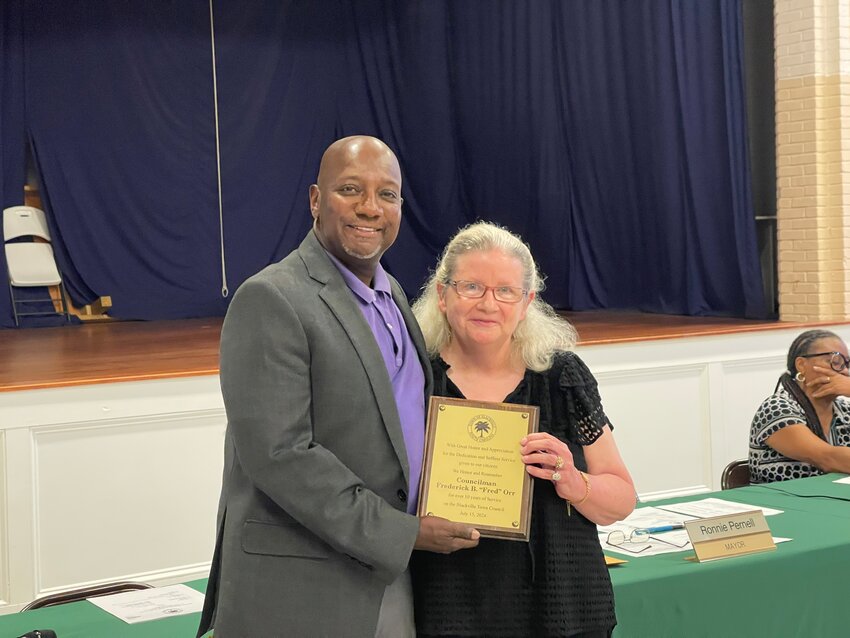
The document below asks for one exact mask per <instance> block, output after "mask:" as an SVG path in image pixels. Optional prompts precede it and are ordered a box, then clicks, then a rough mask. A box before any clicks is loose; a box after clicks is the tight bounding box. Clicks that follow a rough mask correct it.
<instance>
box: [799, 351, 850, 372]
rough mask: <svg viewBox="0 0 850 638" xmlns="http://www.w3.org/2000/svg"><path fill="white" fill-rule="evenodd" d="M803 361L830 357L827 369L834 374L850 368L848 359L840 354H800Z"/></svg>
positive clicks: (849, 359)
mask: <svg viewBox="0 0 850 638" xmlns="http://www.w3.org/2000/svg"><path fill="white" fill-rule="evenodd" d="M800 356H801V357H802V358H803V359H811V358H812V357H831V358H830V360H829V367H830V368H832V369H833V370H835V371H836V372H842V371H843V370H845V369H847V368H848V367H850V358H848V357H845V356H844V355H843V354H841V353H840V352H815V353H813V354H801V355H800Z"/></svg>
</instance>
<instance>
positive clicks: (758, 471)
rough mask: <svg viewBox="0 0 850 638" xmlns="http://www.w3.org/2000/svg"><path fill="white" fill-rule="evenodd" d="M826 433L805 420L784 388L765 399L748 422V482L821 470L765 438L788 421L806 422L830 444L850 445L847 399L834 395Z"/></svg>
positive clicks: (779, 478)
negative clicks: (775, 448)
mask: <svg viewBox="0 0 850 638" xmlns="http://www.w3.org/2000/svg"><path fill="white" fill-rule="evenodd" d="M832 412H833V417H832V423H831V425H830V427H829V436H828V437H824V435H823V431H822V430H821V427H820V424H817V423H815V424H814V425H813V424H810V423H808V422H807V421H806V413H805V412H804V411H803V406H801V405H800V404H799V403H798V402H797V400H796V399H795V398H794V397H793V396H791V394H790V393H788V392H787V391H786V390H785V389H784V388H781V387H780V388H779V389H778V390H777V391H776V392H775V393H774V394H772V395H771V396H769V397H768V398H767V399H765V400H764V401H763V402H762V404H761V406H760V407H759V409H758V411H757V412H756V415H755V416H754V417H753V423H752V425H751V426H750V455H749V456H750V483H773V482H774V481H787V480H789V479H798V478H806V477H808V476H818V475H820V474H823V472H821V471H820V470H819V469H818V468H817V467H815V466H814V465H812V464H811V463H806V462H804V461H797V460H794V459H789V458H788V457H786V456H783V455H782V454H780V453H779V452H777V451H776V450H774V449H773V448H772V447H770V446H769V445H768V444H767V443H766V442H765V441H766V440H767V439H768V438H769V437H770V436H771V435H773V434H775V433H776V432H779V430H781V429H782V428H785V427H788V426H789V425H797V424H805V425H807V426H808V427H809V429H811V431H812V432H814V433H815V435H817V436H818V437H819V438H821V439H823V440H825V441H826V442H827V443H829V444H830V445H841V446H845V447H850V399H848V398H846V397H837V398H836V399H835V401H834V402H833V404H832Z"/></svg>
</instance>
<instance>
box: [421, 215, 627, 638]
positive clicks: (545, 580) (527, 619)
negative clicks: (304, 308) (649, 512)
mask: <svg viewBox="0 0 850 638" xmlns="http://www.w3.org/2000/svg"><path fill="white" fill-rule="evenodd" d="M542 287H543V282H542V278H541V276H540V275H539V273H538V271H537V267H536V265H535V263H534V260H533V258H532V256H531V252H530V251H529V249H528V246H526V245H525V243H523V241H522V240H521V239H520V238H519V237H517V236H516V235H514V234H512V233H510V232H509V231H507V230H505V229H504V228H501V227H499V226H496V225H494V224H490V223H487V222H479V223H475V224H472V225H470V226H467V227H466V228H464V229H462V230H461V231H460V232H458V233H457V235H455V237H454V238H453V239H452V240H451V241H450V242H449V244H448V246H447V247H446V249H445V251H444V253H443V255H442V257H441V258H440V261H439V263H438V265H437V268H436V271H435V272H434V275H433V276H432V277H431V279H430V280H429V281H428V283H427V284H426V286H425V288H424V292H423V294H422V296H421V297H420V299H419V300H418V301H417V302H416V303H415V304H414V313H415V314H416V317H417V319H418V320H419V323H420V325H421V327H422V332H423V334H424V335H425V341H426V345H427V347H428V351H429V354H430V355H431V357H432V366H433V369H434V394H435V395H438V396H447V397H454V398H465V399H470V400H476V401H497V402H505V403H515V404H525V405H537V406H539V408H540V424H539V425H540V431H539V432H538V433H535V434H531V435H529V436H527V437H525V438H524V439H523V440H522V441H521V442H517V445H518V448H519V451H520V453H521V455H522V460H523V462H524V463H525V464H526V470H527V471H528V473H529V474H530V475H531V476H532V477H534V479H535V481H534V498H533V505H532V519H531V521H532V522H531V539H530V542H529V543H528V544H525V543H519V542H510V541H505V540H496V539H482V540H481V542H480V544H479V546H478V547H477V548H475V549H472V550H469V551H467V552H463V554H464V555H461V553H458V554H454V555H451V556H442V555H438V554H430V555H426V554H425V553H424V552H415V553H414V558H413V562H412V574H413V581H414V597H415V615H416V625H417V635H419V636H420V638H422V637H427V636H583V637H588V638H589V637H594V638H596V637H602V636H610V635H611V632H612V631H613V628H614V625H615V624H616V617H615V615H614V599H613V592H612V588H611V581H610V579H609V576H608V572H607V569H606V567H605V562H604V557H603V554H602V550H601V548H600V545H599V540H598V536H597V532H596V524H597V523H598V524H603V525H605V524H610V523H613V522H614V521H618V520H621V519H623V518H625V517H626V516H627V515H628V514H629V513H630V512H631V511H632V510H633V509H634V506H635V489H634V484H633V483H632V479H631V477H630V475H629V472H628V470H627V469H626V466H625V464H624V463H623V460H622V458H621V457H620V454H619V452H618V450H617V446H616V444H615V443H614V438H613V435H612V434H611V426H610V424H609V422H608V418H607V417H606V416H605V413H604V412H603V410H602V403H601V401H600V398H599V393H598V390H597V384H596V380H595V379H594V378H593V375H592V374H591V373H590V371H589V370H588V369H587V367H586V366H585V364H584V363H583V362H582V361H581V359H579V357H578V356H577V355H575V354H574V353H573V352H571V348H572V347H573V346H574V344H575V336H576V335H575V331H574V329H573V328H572V326H571V325H570V324H569V323H568V322H567V321H565V320H564V319H562V318H560V317H559V316H558V315H557V314H556V313H555V311H554V310H553V309H552V307H551V306H549V305H548V304H546V303H544V302H543V301H542V299H540V297H539V295H538V293H539V292H540V290H541V289H542Z"/></svg>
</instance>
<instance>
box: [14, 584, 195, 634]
mask: <svg viewBox="0 0 850 638" xmlns="http://www.w3.org/2000/svg"><path fill="white" fill-rule="evenodd" d="M186 585H188V586H189V587H192V588H193V589H197V590H198V591H204V590H205V588H206V585H207V581H206V579H205V578H204V579H201V580H195V581H191V582H188V583H186ZM200 619H201V614H199V613H195V614H187V615H185V616H176V617H173V618H164V619H162V620H152V621H149V622H141V623H136V624H134V625H128V624H127V623H125V622H124V621H123V620H119V619H118V618H116V617H115V616H113V615H112V614H108V613H106V612H105V611H103V610H102V609H101V608H100V607H96V606H94V605H92V604H91V603H90V602H88V601H85V600H84V601H81V602H78V603H67V604H65V605H56V606H55V607H45V608H44V609H35V610H33V611H25V612H23V613H18V614H8V615H6V616H0V638H15V636H20V635H21V634H23V633H26V632H28V631H32V630H33V629H52V630H53V631H55V632H56V637H57V638H194V636H195V633H196V632H197V631H198V623H199V622H200Z"/></svg>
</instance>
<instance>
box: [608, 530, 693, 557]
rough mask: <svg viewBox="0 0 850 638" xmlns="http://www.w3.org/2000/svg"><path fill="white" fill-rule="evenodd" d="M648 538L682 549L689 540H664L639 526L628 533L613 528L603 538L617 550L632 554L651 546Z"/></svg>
mask: <svg viewBox="0 0 850 638" xmlns="http://www.w3.org/2000/svg"><path fill="white" fill-rule="evenodd" d="M650 539H652V540H653V541H656V542H659V543H664V544H665V545H670V546H672V547H678V548H679V549H684V548H685V547H687V546H688V544H689V543H690V540H686V541H685V542H684V543H682V544H681V545H680V544H679V543H674V542H672V541H665V540H664V539H663V538H659V537H658V536H653V535H652V533H650V531H649V530H647V529H641V528H637V529H633V530H632V531H631V532H630V533H629V534H628V535H627V534H626V533H625V532H623V531H621V530H618V529H615V530H613V531H611V532H608V537H607V538H606V539H605V542H606V543H608V544H609V545H611V546H612V547H616V548H617V549H618V550H620V549H622V550H623V551H626V552H631V553H632V554H640V553H641V552H644V551H646V550H648V549H649V548H650V547H652V545H650V544H649V540H650Z"/></svg>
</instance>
